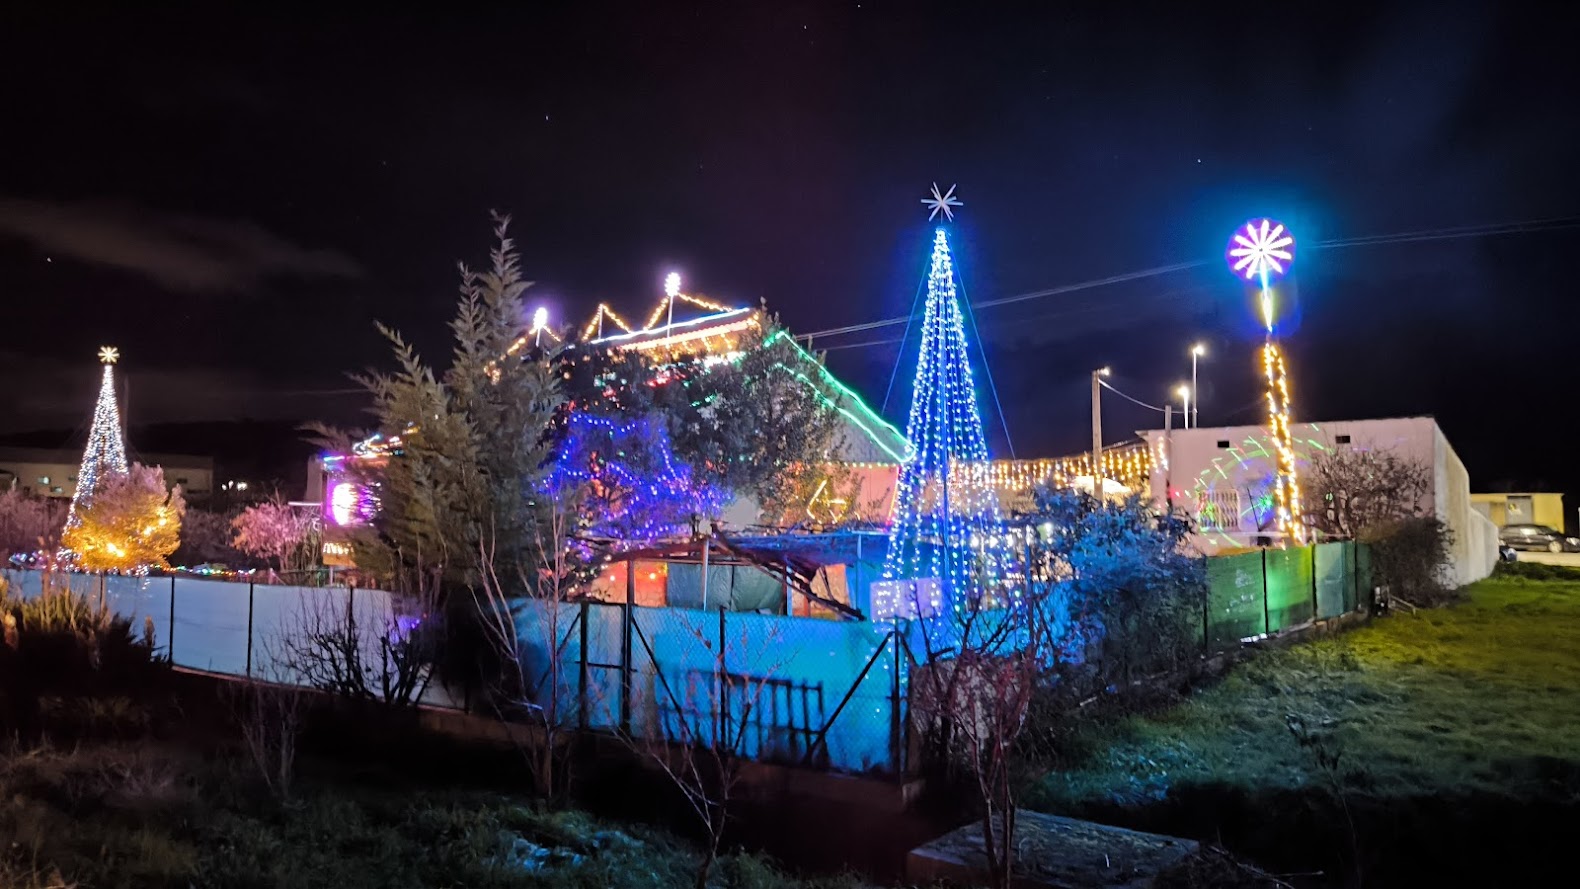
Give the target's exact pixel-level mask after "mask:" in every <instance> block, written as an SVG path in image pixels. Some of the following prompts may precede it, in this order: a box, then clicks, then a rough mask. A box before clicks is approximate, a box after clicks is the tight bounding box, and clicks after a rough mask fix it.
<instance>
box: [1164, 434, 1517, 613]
mask: <svg viewBox="0 0 1580 889" xmlns="http://www.w3.org/2000/svg"><path fill="white" fill-rule="evenodd" d="M1291 432H1292V437H1293V438H1294V443H1295V455H1296V464H1297V471H1304V470H1305V468H1306V467H1307V466H1309V465H1310V461H1311V460H1312V458H1313V457H1314V456H1318V455H1320V454H1322V453H1324V452H1330V451H1334V450H1339V449H1351V450H1382V451H1388V452H1390V453H1393V454H1395V455H1396V456H1398V457H1401V458H1403V459H1407V460H1416V461H1419V462H1421V463H1423V464H1425V465H1428V466H1431V467H1432V482H1433V483H1432V489H1431V491H1429V492H1428V493H1427V494H1426V495H1425V496H1424V497H1423V498H1422V502H1421V503H1419V504H1418V507H1419V508H1420V509H1421V510H1423V511H1429V512H1431V513H1433V514H1435V515H1437V516H1438V517H1439V518H1440V519H1442V520H1443V522H1444V523H1445V524H1447V525H1448V526H1449V528H1450V529H1451V530H1453V532H1454V537H1455V542H1454V549H1453V569H1452V575H1453V576H1452V577H1451V578H1448V579H1449V580H1451V581H1452V582H1455V583H1459V584H1463V583H1469V582H1471V581H1473V580H1479V579H1480V578H1482V577H1485V576H1486V575H1487V574H1488V573H1490V572H1491V570H1492V564H1493V562H1494V561H1495V559H1496V531H1495V529H1491V523H1490V522H1488V521H1487V520H1486V519H1485V518H1484V517H1481V516H1480V515H1479V514H1477V513H1476V512H1475V510H1474V509H1473V508H1472V507H1471V505H1470V477H1469V473H1468V472H1467V471H1466V470H1465V466H1464V464H1463V463H1462V462H1460V460H1459V457H1458V455H1456V454H1455V453H1454V450H1453V448H1452V447H1451V446H1450V445H1449V444H1448V440H1447V439H1446V438H1445V437H1444V436H1443V433H1442V430H1440V429H1438V427H1437V423H1436V421H1434V420H1433V419H1432V418H1431V417H1401V418H1394V419H1383V420H1347V421H1336V422H1331V423H1299V424H1296V425H1295V426H1294V427H1293V428H1292V430H1291ZM1143 435H1144V436H1145V437H1146V439H1147V442H1148V444H1149V445H1151V446H1152V448H1153V453H1154V454H1157V455H1159V456H1160V458H1161V459H1159V460H1157V461H1156V464H1155V465H1154V467H1153V472H1152V491H1153V497H1154V499H1155V500H1157V501H1159V502H1160V504H1161V502H1162V501H1164V500H1172V502H1173V504H1174V505H1175V506H1176V507H1179V508H1180V509H1183V510H1184V511H1185V512H1186V513H1188V514H1189V515H1190V516H1192V517H1193V518H1206V519H1207V520H1204V521H1202V527H1201V528H1200V529H1199V532H1198V533H1197V534H1196V535H1194V537H1193V543H1194V544H1195V546H1196V547H1197V548H1198V549H1199V550H1200V551H1201V552H1203V553H1209V554H1210V553H1215V552H1219V551H1222V550H1226V549H1234V548H1240V547H1247V546H1254V545H1256V542H1257V539H1258V538H1259V537H1269V538H1273V540H1274V542H1276V541H1277V534H1276V532H1275V531H1274V529H1273V528H1272V526H1271V519H1272V504H1271V490H1272V489H1271V480H1272V477H1273V475H1274V473H1275V472H1276V469H1277V458H1276V455H1275V453H1274V451H1273V449H1272V445H1271V441H1270V437H1269V435H1268V432H1267V430H1266V429H1265V428H1264V427H1261V426H1228V427H1212V428H1199V429H1175V430H1172V431H1171V432H1170V433H1169V434H1168V435H1167V437H1166V438H1165V434H1164V432H1163V430H1161V429H1159V430H1151V431H1148V432H1145V433H1143ZM1220 442H1226V443H1227V445H1226V446H1220V444H1219V443H1220ZM1303 493H1306V494H1308V495H1309V492H1304V491H1303ZM1307 505H1308V506H1309V505H1310V504H1309V503H1308V504H1307ZM1204 506H1205V507H1206V509H1205V511H1204ZM1225 507H1232V509H1226V508H1225ZM1231 511H1233V512H1235V513H1236V514H1235V515H1233V516H1232V517H1231V516H1229V515H1228V513H1229V512H1231ZM1215 514H1218V515H1222V516H1223V519H1221V520H1218V521H1216V522H1215V521H1213V520H1211V518H1210V517H1211V516H1213V515H1215ZM1478 520H1479V521H1478Z"/></svg>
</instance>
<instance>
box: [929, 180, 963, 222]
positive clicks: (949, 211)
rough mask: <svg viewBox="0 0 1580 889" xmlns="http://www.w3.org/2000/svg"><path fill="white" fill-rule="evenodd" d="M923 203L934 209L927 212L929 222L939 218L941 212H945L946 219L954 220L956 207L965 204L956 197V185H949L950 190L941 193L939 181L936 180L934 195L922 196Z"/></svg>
mask: <svg viewBox="0 0 1580 889" xmlns="http://www.w3.org/2000/svg"><path fill="white" fill-rule="evenodd" d="M922 203H923V204H925V205H927V208H928V209H929V210H931V211H932V212H930V213H928V214H927V221H928V222H933V221H935V220H937V219H938V214H939V213H942V214H944V219H945V220H946V221H949V222H953V221H954V218H955V213H954V208H955V207H960V206H964V205H963V204H962V203H961V202H960V201H959V200H957V199H956V198H955V187H954V186H953V185H951V186H949V191H947V192H944V193H939V191H938V183H936V182H934V183H933V194H932V196H931V197H925V198H922Z"/></svg>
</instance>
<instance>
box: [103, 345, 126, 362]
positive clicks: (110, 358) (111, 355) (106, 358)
mask: <svg viewBox="0 0 1580 889" xmlns="http://www.w3.org/2000/svg"><path fill="white" fill-rule="evenodd" d="M120 357H121V350H120V349H117V348H115V347H114V346H100V347H99V361H100V362H102V363H104V364H114V363H115V362H116V361H118V360H119V359H120Z"/></svg>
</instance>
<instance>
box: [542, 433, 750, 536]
mask: <svg viewBox="0 0 1580 889" xmlns="http://www.w3.org/2000/svg"><path fill="white" fill-rule="evenodd" d="M548 486H549V488H550V490H551V492H552V491H556V490H563V489H564V488H565V487H574V488H578V489H580V491H581V493H582V495H583V504H584V507H585V515H586V517H587V522H588V525H589V529H590V530H592V531H593V532H595V533H600V534H609V535H611V536H615V537H620V538H623V539H625V540H628V541H650V540H657V539H661V538H664V537H672V536H676V535H679V534H684V533H688V532H689V531H690V529H691V528H692V523H693V521H694V520H703V519H707V518H710V517H712V516H716V515H718V514H719V512H720V509H721V507H722V505H723V498H722V497H720V496H719V494H718V492H716V491H714V490H713V489H712V488H710V487H709V486H707V485H705V484H702V483H701V482H699V481H697V480H696V479H695V477H694V475H693V473H692V471H691V467H689V466H687V465H686V464H685V463H684V462H682V461H681V460H679V459H677V458H676V457H675V455H674V452H673V451H672V450H671V448H670V444H669V435H668V434H667V433H666V432H665V430H664V428H663V427H662V426H661V425H659V424H656V423H654V422H652V421H651V420H646V419H639V420H631V421H629V422H625V423H617V422H615V421H614V420H611V419H609V418H607V417H599V416H593V415H591V414H585V413H581V412H577V413H573V414H571V415H570V418H569V420H568V422H567V429H566V435H565V440H564V443H563V444H562V445H561V447H560V451H559V455H558V458H557V459H556V461H555V466H554V471H553V472H552V473H551V474H550V476H549V481H548Z"/></svg>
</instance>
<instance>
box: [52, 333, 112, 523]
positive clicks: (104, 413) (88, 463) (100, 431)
mask: <svg viewBox="0 0 1580 889" xmlns="http://www.w3.org/2000/svg"><path fill="white" fill-rule="evenodd" d="M120 357H121V353H120V350H119V349H116V348H115V347H114V346H103V347H101V348H100V349H99V362H100V363H101V364H103V365H104V373H103V375H102V376H101V377H100V379H99V400H98V401H97V402H95V403H94V405H93V425H92V427H90V428H89V430H88V446H87V448H86V449H84V450H83V452H82V465H81V467H79V468H78V469H77V489H76V491H75V492H73V493H72V495H71V507H70V508H69V509H68V510H67V512H66V527H68V528H70V527H73V526H74V525H76V524H77V522H78V518H77V510H78V509H79V508H80V507H83V506H86V505H87V504H88V503H89V501H91V500H92V499H93V491H94V488H95V487H97V486H98V484H99V482H100V480H101V479H103V478H105V477H107V476H108V475H110V474H112V473H113V474H116V475H125V474H126V470H127V467H126V443H125V442H124V441H122V439H121V409H120V406H119V405H118V404H117V403H116V400H115V362H116V361H118V360H120Z"/></svg>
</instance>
